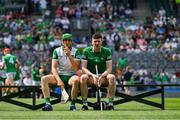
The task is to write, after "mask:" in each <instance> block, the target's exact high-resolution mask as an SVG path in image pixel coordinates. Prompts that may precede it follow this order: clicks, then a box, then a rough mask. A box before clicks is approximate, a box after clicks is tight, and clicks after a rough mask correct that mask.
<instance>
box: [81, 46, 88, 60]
mask: <svg viewBox="0 0 180 120" xmlns="http://www.w3.org/2000/svg"><path fill="white" fill-rule="evenodd" d="M86 55H87V49H86V48H85V49H84V50H83V53H82V56H81V58H82V59H83V60H87V56H86Z"/></svg>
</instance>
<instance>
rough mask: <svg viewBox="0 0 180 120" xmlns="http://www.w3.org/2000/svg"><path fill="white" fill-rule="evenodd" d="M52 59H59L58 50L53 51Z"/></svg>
mask: <svg viewBox="0 0 180 120" xmlns="http://www.w3.org/2000/svg"><path fill="white" fill-rule="evenodd" d="M52 59H55V60H57V59H58V54H57V50H56V49H55V50H54V51H53V54H52Z"/></svg>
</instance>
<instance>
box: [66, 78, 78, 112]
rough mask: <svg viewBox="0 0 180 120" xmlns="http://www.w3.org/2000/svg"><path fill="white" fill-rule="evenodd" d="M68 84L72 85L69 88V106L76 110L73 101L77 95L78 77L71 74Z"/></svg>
mask: <svg viewBox="0 0 180 120" xmlns="http://www.w3.org/2000/svg"><path fill="white" fill-rule="evenodd" d="M68 84H69V85H70V86H72V88H71V106H70V110H73V111H74V110H76V107H75V102H76V99H77V97H78V92H79V77H78V76H77V75H74V76H72V77H71V78H70V79H69V81H68Z"/></svg>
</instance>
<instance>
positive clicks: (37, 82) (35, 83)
mask: <svg viewBox="0 0 180 120" xmlns="http://www.w3.org/2000/svg"><path fill="white" fill-rule="evenodd" d="M32 85H34V86H39V85H41V81H34V80H33V82H32Z"/></svg>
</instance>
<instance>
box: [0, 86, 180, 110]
mask: <svg viewBox="0 0 180 120" xmlns="http://www.w3.org/2000/svg"><path fill="white" fill-rule="evenodd" d="M125 86H127V87H155V88H154V89H152V90H149V91H145V92H143V93H140V94H136V95H128V94H125V93H123V92H116V96H117V97H120V98H122V99H119V100H115V101H114V102H113V104H114V105H119V104H123V103H127V102H130V101H136V102H139V103H143V104H146V105H149V106H153V107H157V108H160V109H162V110H164V109H165V96H164V93H165V92H164V88H165V87H173V86H177V87H179V86H180V84H162V85H142V84H138V85H117V87H125ZM2 88H17V89H18V92H16V93H11V94H9V95H5V96H0V102H1V101H4V102H7V103H10V104H14V105H17V106H21V107H24V108H28V109H31V110H37V109H40V108H42V107H43V105H44V103H40V104H36V94H37V93H42V91H41V87H40V86H0V89H2ZM100 90H101V92H104V93H107V89H106V88H100ZM90 92H96V89H91V91H90ZM25 94H32V96H31V98H32V104H31V105H30V104H27V103H23V102H20V101H19V100H18V101H17V100H13V99H12V98H16V97H21V96H22V95H25ZM156 94H160V96H161V97H160V99H161V102H160V103H156V102H153V101H149V100H146V99H143V98H145V97H149V96H152V95H156ZM50 95H51V96H52V97H54V98H55V99H53V100H51V104H52V105H53V104H57V103H59V102H60V101H61V95H60V94H58V93H55V92H53V91H51V93H50ZM76 102H77V103H79V104H82V100H80V99H77V101H76ZM95 105H96V102H88V106H90V107H95Z"/></svg>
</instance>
